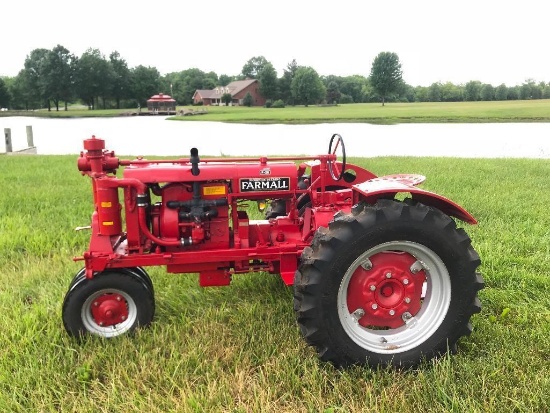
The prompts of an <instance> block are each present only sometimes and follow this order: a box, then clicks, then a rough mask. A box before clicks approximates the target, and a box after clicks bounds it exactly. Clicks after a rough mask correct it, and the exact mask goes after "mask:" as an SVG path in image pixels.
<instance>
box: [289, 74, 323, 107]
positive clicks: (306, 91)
mask: <svg viewBox="0 0 550 413" xmlns="http://www.w3.org/2000/svg"><path fill="white" fill-rule="evenodd" d="M290 89H291V92H292V96H293V97H294V99H295V100H296V101H297V102H300V103H303V104H304V105H305V106H308V105H310V104H311V103H318V102H320V101H321V100H323V99H324V98H325V95H326V88H325V85H323V82H322V81H321V78H320V77H319V74H318V73H317V72H316V71H315V69H313V68H312V67H309V66H302V67H299V68H298V70H296V75H295V76H294V79H293V80H292V84H291V86H290Z"/></svg>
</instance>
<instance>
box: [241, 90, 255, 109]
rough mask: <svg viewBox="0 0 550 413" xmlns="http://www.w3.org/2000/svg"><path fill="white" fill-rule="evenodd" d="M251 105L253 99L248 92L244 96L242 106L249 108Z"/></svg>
mask: <svg viewBox="0 0 550 413" xmlns="http://www.w3.org/2000/svg"><path fill="white" fill-rule="evenodd" d="M253 103H254V98H253V97H252V95H251V94H250V92H248V93H247V94H246V95H244V98H243V105H245V106H248V107H250V106H252V104H253Z"/></svg>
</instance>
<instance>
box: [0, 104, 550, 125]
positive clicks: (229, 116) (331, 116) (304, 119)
mask: <svg viewBox="0 0 550 413" xmlns="http://www.w3.org/2000/svg"><path fill="white" fill-rule="evenodd" d="M181 109H187V110H195V111H197V110H199V111H200V110H206V111H207V113H206V114H203V115H200V116H199V115H197V116H173V117H172V118H171V119H174V120H181V121H215V122H240V123H327V122H368V123H381V124H390V123H407V122H409V123H410V122H470V123H473V122H549V121H550V99H546V100H513V101H499V102H449V103H441V102H439V103H429V102H427V103H426V102H425V103H388V104H386V105H385V106H382V105H381V104H379V103H357V104H350V105H339V106H309V107H304V106H288V107H286V108H281V109H273V108H271V109H266V108H264V107H250V108H249V107H245V106H207V107H200V106H199V107H191V106H186V107H183V106H181V107H178V111H179V110H181ZM143 111H144V112H145V111H146V110H145V109H144V110H143ZM135 112H136V109H133V110H129V109H122V110H114V109H110V110H94V111H90V110H82V109H81V108H79V109H71V110H69V111H67V112H65V111H59V112H55V111H52V112H48V111H45V110H41V111H36V112H0V116H13V115H25V116H29V115H30V116H49V117H90V116H121V115H128V114H132V113H135Z"/></svg>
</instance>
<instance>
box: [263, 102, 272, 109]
mask: <svg viewBox="0 0 550 413" xmlns="http://www.w3.org/2000/svg"><path fill="white" fill-rule="evenodd" d="M271 104H272V103H271V100H266V102H265V105H264V108H270V107H271Z"/></svg>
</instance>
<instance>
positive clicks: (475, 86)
mask: <svg viewBox="0 0 550 413" xmlns="http://www.w3.org/2000/svg"><path fill="white" fill-rule="evenodd" d="M479 99H481V82H480V81H479V80H471V81H469V82H468V83H466V85H465V86H464V100H466V101H469V102H475V101H477V100H479Z"/></svg>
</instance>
